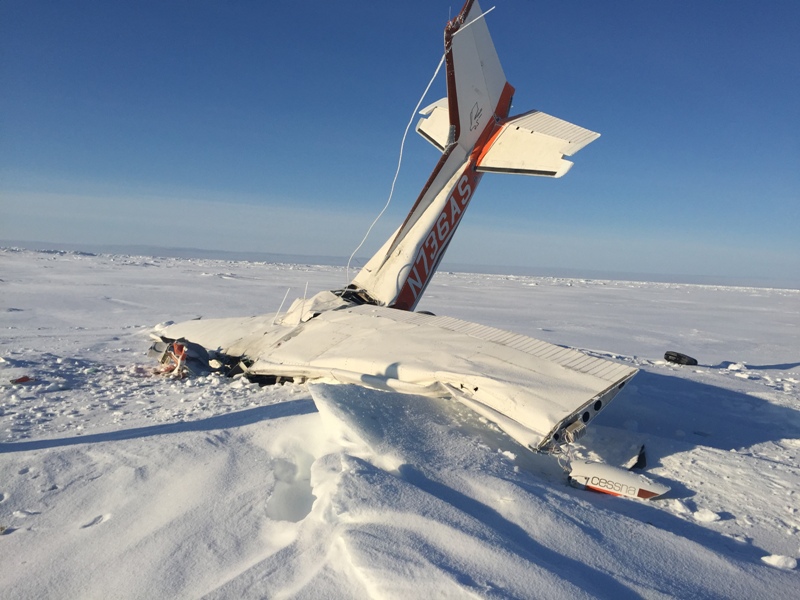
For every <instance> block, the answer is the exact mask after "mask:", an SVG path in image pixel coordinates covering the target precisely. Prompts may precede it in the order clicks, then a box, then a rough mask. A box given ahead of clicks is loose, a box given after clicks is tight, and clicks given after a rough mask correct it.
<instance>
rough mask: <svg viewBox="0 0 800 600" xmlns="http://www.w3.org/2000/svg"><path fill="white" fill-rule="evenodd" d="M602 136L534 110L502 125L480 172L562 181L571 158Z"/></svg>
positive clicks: (481, 161)
mask: <svg viewBox="0 0 800 600" xmlns="http://www.w3.org/2000/svg"><path fill="white" fill-rule="evenodd" d="M599 137H600V134H599V133H595V132H594V131H589V130H588V129H584V128H583V127H579V126H577V125H573V124H572V123H569V122H567V121H564V120H562V119H559V118H557V117H553V116H551V115H548V114H545V113H543V112H540V111H537V110H534V111H531V112H529V113H526V114H524V115H520V116H518V117H514V118H512V119H510V120H509V121H508V122H507V123H505V124H504V125H503V127H502V128H501V129H500V131H499V132H498V133H497V134H496V135H495V136H494V139H493V140H491V142H490V143H489V144H488V145H487V146H488V150H485V151H484V153H483V155H482V156H481V157H480V158H479V159H478V171H482V172H490V173H518V174H521V175H539V176H543V177H561V176H562V175H564V174H565V173H566V172H567V171H569V169H570V167H572V163H571V162H570V161H568V160H564V156H572V155H573V154H575V153H576V152H577V151H578V150H580V149H581V148H583V147H584V146H586V145H588V144H590V143H591V142H593V141H594V140H596V139H597V138H599Z"/></svg>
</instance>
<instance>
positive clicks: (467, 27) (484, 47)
mask: <svg viewBox="0 0 800 600" xmlns="http://www.w3.org/2000/svg"><path fill="white" fill-rule="evenodd" d="M484 15H485V13H483V12H482V11H481V7H480V5H479V4H478V2H477V1H476V0H467V1H466V3H465V4H464V7H463V8H462V9H461V12H460V13H459V14H458V16H457V17H456V18H454V19H453V20H452V21H450V22H449V23H448V24H447V26H446V27H445V33H444V45H445V64H446V72H447V97H446V98H443V99H441V100H439V101H437V102H434V103H433V104H431V105H430V106H427V107H426V108H424V109H423V110H422V111H421V114H422V119H420V121H419V123H418V124H417V127H416V129H417V132H418V133H420V135H422V136H423V137H424V138H425V139H427V140H428V141H429V142H431V143H432V144H433V145H434V146H435V147H436V148H437V149H438V150H439V151H440V152H442V156H441V158H440V159H439V162H438V164H437V165H436V168H435V169H434V170H433V173H432V174H431V176H430V177H429V178H428V181H427V183H426V184H425V187H423V189H422V192H421V193H420V195H419V196H418V198H417V201H416V203H415V204H414V206H413V207H412V208H411V211H410V212H409V214H408V216H407V217H406V220H405V222H404V223H403V224H402V225H401V226H400V227H399V228H398V229H397V231H396V232H395V234H394V235H393V237H391V238H390V239H389V240H387V241H386V243H385V244H384V245H383V246H382V247H381V249H380V250H379V251H378V252H377V253H376V254H375V255H374V256H373V257H372V258H371V259H370V260H369V261H368V262H367V264H366V265H365V266H364V268H363V269H362V270H361V271H360V272H359V273H358V275H356V277H355V278H354V279H353V281H352V283H351V284H350V285H349V286H348V288H347V290H345V293H347V294H349V295H350V296H351V297H354V298H356V299H358V300H359V301H362V302H368V303H372V304H379V305H383V306H390V307H394V308H400V309H404V310H414V308H415V307H416V305H417V303H418V302H419V299H420V298H421V296H422V294H423V292H424V291H425V289H426V287H427V285H428V283H429V282H430V280H431V278H432V276H433V274H434V272H435V271H436V269H437V268H438V266H439V263H440V261H441V259H442V257H443V256H444V253H445V251H446V250H447V247H448V246H449V244H450V241H451V239H452V237H453V234H454V233H455V231H456V229H457V227H458V225H459V223H460V222H461V218H462V217H463V215H464V212H465V211H466V209H467V207H468V205H469V202H470V200H471V199H472V197H473V196H474V193H475V188H476V187H477V185H478V183H479V182H480V179H481V177H482V175H483V173H485V172H494V173H518V174H526V175H540V176H547V177H561V176H562V175H563V174H564V173H566V172H567V171H568V170H569V168H570V167H571V166H572V163H570V162H569V161H567V160H564V158H563V157H564V156H565V155H566V156H570V155H572V154H574V153H575V152H577V151H578V150H580V149H581V148H582V147H583V146H585V145H586V144H588V143H590V142H591V141H593V140H594V139H596V138H597V137H598V136H599V134H597V133H594V132H591V131H589V130H587V129H583V128H582V127H578V126H576V125H572V124H571V123H567V122H566V121H562V120H561V119H557V118H556V117H552V116H550V115H546V114H544V113H541V112H538V111H533V112H530V113H526V114H523V115H520V116H518V117H514V118H511V119H509V118H508V113H509V110H510V108H511V99H512V96H513V94H514V88H513V87H512V86H511V85H510V84H509V83H508V82H507V81H506V76H505V73H504V72H503V67H502V66H501V64H500V60H499V58H498V57H497V52H496V50H495V48H494V43H493V42H492V38H491V36H490V35H489V29H488V27H487V26H486V19H485V18H484Z"/></svg>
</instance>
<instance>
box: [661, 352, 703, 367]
mask: <svg viewBox="0 0 800 600" xmlns="http://www.w3.org/2000/svg"><path fill="white" fill-rule="evenodd" d="M664 360H666V361H667V362H671V363H675V364H676V365H696V364H697V359H696V358H692V357H691V356H687V355H686V354H681V353H680V352H674V351H672V350H669V351H668V352H666V353H665V354H664Z"/></svg>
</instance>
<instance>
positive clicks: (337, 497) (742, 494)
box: [0, 249, 800, 598]
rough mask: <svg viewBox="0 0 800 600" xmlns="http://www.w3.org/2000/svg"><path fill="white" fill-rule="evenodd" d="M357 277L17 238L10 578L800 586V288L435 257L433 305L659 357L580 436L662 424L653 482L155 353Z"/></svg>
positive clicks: (7, 333) (4, 372)
mask: <svg viewBox="0 0 800 600" xmlns="http://www.w3.org/2000/svg"><path fill="white" fill-rule="evenodd" d="M344 280H345V273H344V269H340V268H336V267H317V266H311V265H283V264H269V263H248V262H231V261H215V260H210V259H196V260H193V259H176V258H154V257H137V256H122V255H116V256H112V255H97V256H95V255H87V254H80V253H58V252H47V253H45V252H31V251H18V250H11V249H4V250H0V329H1V330H2V332H3V336H2V338H0V359H1V360H0V382H2V383H0V528H2V535H0V548H2V554H3V561H2V563H1V564H0V589H2V590H3V593H2V595H3V597H4V598H32V597H59V598H100V597H115V598H156V597H175V598H196V597H200V596H206V597H209V598H232V597H236V598H262V597H270V598H274V597H329V598H353V597H364V598H367V597H371V598H378V597H380V598H383V597H388V598H406V597H425V596H430V597H487V598H529V597H553V598H576V597H614V598H618V597H638V596H644V597H648V598H657V597H676V596H677V597H693V598H721V597H725V598H756V597H770V598H794V597H796V591H797V589H799V586H800V574H798V570H797V557H798V555H799V554H800V503H799V502H798V495H799V493H798V490H800V465H799V464H798V453H800V410H799V409H800V347H798V345H797V339H800V335H799V334H800V291H798V290H786V289H765V288H744V287H723V286H708V285H706V286H699V285H688V284H668V283H648V282H624V281H599V280H586V279H559V278H551V277H548V278H537V277H513V276H501V275H477V274H462V273H439V274H438V275H437V276H436V278H435V279H434V281H433V283H432V284H431V286H430V289H429V290H428V292H427V295H426V298H425V299H424V300H423V303H422V304H421V305H420V309H424V310H430V311H433V312H434V313H436V314H442V315H448V316H453V317H457V318H462V319H467V320H471V321H475V322H479V323H483V324H486V325H489V326H492V327H500V328H504V329H508V330H511V331H515V332H518V333H521V334H525V335H531V336H534V337H537V338H540V339H544V340H546V341H549V342H551V343H556V344H564V345H568V346H571V347H575V348H579V349H584V350H586V351H588V352H589V353H590V354H592V355H594V356H599V357H603V358H610V359H613V360H617V361H619V362H622V363H625V364H628V365H631V366H634V367H637V368H639V369H641V371H640V373H639V374H638V375H637V376H636V377H635V378H634V380H633V381H632V382H631V384H629V385H628V386H627V387H626V388H625V389H624V390H623V391H622V392H621V393H620V395H619V396H618V397H617V398H616V399H615V400H614V402H613V403H612V404H611V405H610V406H609V407H608V409H607V410H606V411H605V412H604V413H603V414H601V415H599V416H598V417H597V419H596V420H595V421H594V422H593V423H592V424H591V425H590V427H589V429H588V433H587V434H586V436H585V437H584V438H582V439H581V440H580V441H579V443H576V444H575V445H574V447H573V448H572V450H571V454H572V458H573V459H574V460H578V459H586V460H601V461H606V462H610V463H613V464H622V463H623V462H625V461H626V460H628V459H629V458H630V457H631V456H635V452H636V451H638V448H639V447H640V445H641V444H644V445H645V447H646V449H647V468H646V470H645V472H646V474H647V476H648V477H650V478H651V479H653V480H654V481H658V482H661V483H663V484H665V485H668V486H669V487H671V491H670V492H668V493H667V494H666V495H665V496H664V497H663V498H662V499H657V500H654V501H650V502H641V501H635V500H627V499H620V498H614V497H611V496H607V495H602V494H597V493H593V492H589V491H585V490H578V489H575V488H572V487H570V486H569V485H568V484H567V480H566V476H565V474H564V472H563V470H562V468H561V467H560V466H559V463H558V461H557V460H556V458H555V457H552V456H548V455H537V454H533V453H531V452H529V451H527V450H525V449H524V448H522V447H521V446H519V445H518V444H516V443H515V442H514V441H513V440H511V439H510V438H509V437H508V436H506V435H505V434H504V433H502V432H501V431H499V430H498V429H497V428H496V427H494V426H492V425H491V424H490V423H488V422H487V421H486V420H485V419H483V418H482V417H479V416H477V415H475V414H474V413H472V412H471V411H469V410H468V409H467V408H465V407H464V406H462V405H460V404H458V403H455V402H453V401H448V400H436V399H430V398H423V397H419V396H411V395H400V394H388V393H384V392H377V391H372V390H366V389H364V388H360V387H356V386H329V385H320V384H317V385H314V386H311V387H309V386H305V385H297V384H285V385H281V386H273V387H259V386H258V385H255V384H250V383H248V382H247V381H246V380H244V379H241V378H240V379H233V380H228V379H224V378H220V377H219V376H216V375H210V376H208V377H202V378H197V379H186V380H173V379H169V378H162V377H156V376H153V375H152V374H151V371H152V367H153V365H152V364H151V363H150V362H148V359H147V358H146V356H145V354H146V350H147V347H148V345H149V341H148V334H149V332H150V330H151V329H152V328H153V326H154V325H156V324H157V323H160V322H164V321H167V320H170V321H175V322H180V321H183V320H186V319H192V318H196V317H199V316H204V317H241V316H248V315H256V314H264V313H270V312H277V311H278V307H279V306H280V304H281V302H282V300H283V298H284V296H285V295H286V291H287V288H289V287H291V288H292V293H290V294H289V295H290V296H291V297H297V296H303V295H304V290H305V287H306V284H308V290H309V295H311V294H312V293H313V292H316V291H319V290H324V289H334V288H338V287H341V286H342V285H344V283H345V281H344ZM312 290H313V292H312ZM666 350H676V351H678V352H684V353H686V354H689V355H690V356H693V357H695V358H697V359H698V361H699V365H697V366H693V367H682V366H679V365H674V364H671V363H668V362H666V361H664V360H663V355H664V352H665V351H666ZM24 376H28V377H31V378H32V381H28V382H26V383H19V384H11V383H10V381H11V380H12V379H18V378H20V377H24Z"/></svg>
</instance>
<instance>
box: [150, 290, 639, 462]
mask: <svg viewBox="0 0 800 600" xmlns="http://www.w3.org/2000/svg"><path fill="white" fill-rule="evenodd" d="M305 315H306V317H307V319H306V320H305V321H304V320H303V319H302V318H301V319H298V323H297V324H296V325H293V326H286V325H284V324H283V323H282V322H281V323H278V324H273V323H272V322H273V321H274V316H272V315H265V316H263V317H251V318H247V319H214V320H209V321H189V322H187V323H183V324H180V325H175V326H171V327H168V328H166V329H165V330H163V331H161V332H160V334H161V336H162V338H164V339H178V338H186V339H189V340H191V341H193V342H196V343H200V344H202V345H204V346H205V347H207V348H210V349H217V350H219V351H221V352H222V353H224V354H226V355H232V356H237V357H238V356H242V357H247V361H246V362H247V363H248V365H249V366H248V367H247V370H246V374H247V375H248V376H259V375H263V376H273V377H275V376H277V377H285V378H300V379H303V380H306V381H320V382H331V383H350V384H358V385H362V386H365V387H369V388H373V389H379V390H389V391H396V392H404V393H413V394H419V395H426V396H431V397H452V398H455V399H456V400H458V401H459V402H462V403H464V404H466V405H467V406H469V407H470V408H472V409H473V410H475V411H476V412H478V413H480V414H482V415H483V416H484V417H486V418H487V419H489V420H491V421H492V422H494V423H496V424H497V425H498V426H499V427H500V428H501V429H503V430H504V431H505V432H506V433H508V434H509V435H510V436H511V437H512V438H514V439H515V440H517V441H518V442H519V443H520V444H523V445H524V446H526V447H529V448H531V449H534V450H542V449H546V448H547V447H548V446H550V445H557V444H559V443H563V442H564V441H568V439H575V438H577V437H579V435H580V433H582V431H583V428H584V427H585V426H586V424H587V423H588V422H590V421H591V420H592V419H593V418H594V417H595V416H596V415H597V414H598V412H600V411H601V410H602V409H603V408H605V406H606V405H607V404H608V402H610V401H611V399H612V398H613V397H614V396H615V395H616V394H617V392H619V390H620V389H622V387H623V386H624V385H625V384H626V383H627V381H628V380H629V379H630V378H631V377H633V375H634V374H635V373H636V369H634V368H631V367H629V366H626V365H623V364H619V363H615V362H611V361H608V360H605V359H600V358H595V357H592V356H589V355H587V354H584V353H583V352H579V351H577V350H574V349H571V348H564V347H561V346H555V345H553V344H550V343H547V342H544V341H541V340H537V339H534V338H531V337H527V336H524V335H519V334H515V333H511V332H508V331H504V330H500V329H495V328H493V327H487V326H484V325H479V324H476V323H470V322H468V321H462V320H460V319H455V318H451V317H437V316H431V315H427V314H421V313H412V312H408V311H401V310H396V309H391V308H386V307H379V306H372V305H351V304H344V303H343V304H342V305H341V306H340V308H338V309H335V310H326V311H323V312H320V313H314V312H310V311H306V312H305ZM311 315H313V316H311Z"/></svg>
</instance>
